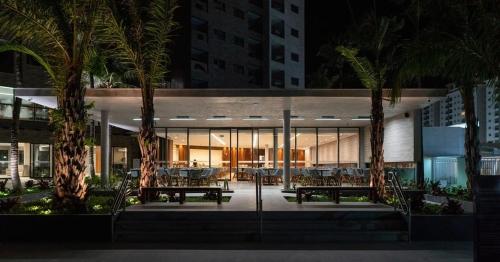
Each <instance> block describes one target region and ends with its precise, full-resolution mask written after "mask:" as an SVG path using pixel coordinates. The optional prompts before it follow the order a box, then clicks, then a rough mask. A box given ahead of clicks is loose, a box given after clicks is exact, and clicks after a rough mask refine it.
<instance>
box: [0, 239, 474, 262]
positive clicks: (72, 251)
mask: <svg viewBox="0 0 500 262" xmlns="http://www.w3.org/2000/svg"><path fill="white" fill-rule="evenodd" d="M84 246H85V245H84ZM223 247H227V249H221V248H223ZM276 247H277V248H276V249H268V248H269V247H268V248H265V247H264V248H263V247H262V246H258V245H257V246H252V245H250V246H248V247H246V248H243V247H239V248H235V246H234V245H224V246H218V248H211V247H202V248H200V249H182V248H178V249H176V248H175V247H171V248H169V249H161V248H158V247H151V248H148V249H142V248H130V247H122V248H102V247H101V248H82V245H80V247H79V248H67V247H64V245H62V247H61V246H58V247H57V248H55V247H46V246H37V247H29V248H30V249H29V250H30V252H18V251H19V250H21V248H22V247H21V246H18V247H13V248H8V247H5V246H3V247H1V248H2V251H0V261H33V260H36V261H120V262H127V261H131V262H137V261H148V262H150V261H164V262H169V261H189V262H198V261H217V262H224V261H228V262H229V261H230V262H246V261H252V262H261V261H269V262H274V261H287V262H295V261H297V262H304V261H319V262H321V261H328V262H332V261H334V262H344V261H359V262H364V261H366V262H379V261H380V262H392V261H395V262H398V261H404V262H431V261H432V262H445V261H446V262H447V261H450V262H451V261H453V262H469V261H472V245H471V243H469V242H463V243H461V242H455V243H453V242H451V243H442V242H441V243H414V244H380V245H368V246H365V245H362V244H360V245H357V246H324V245H323V246H318V247H317V248H310V246H309V249H308V246H304V245H301V246H288V248H287V247H286V246H282V247H280V246H279V245H276ZM6 248H7V249H6ZM231 248H234V249H231ZM24 250H26V247H24Z"/></svg>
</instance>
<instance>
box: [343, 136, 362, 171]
mask: <svg viewBox="0 0 500 262" xmlns="http://www.w3.org/2000/svg"><path fill="white" fill-rule="evenodd" d="M339 141H340V142H339V147H340V148H339V153H340V154H339V166H340V167H345V168H347V167H358V166H359V129H358V128H340V129H339Z"/></svg>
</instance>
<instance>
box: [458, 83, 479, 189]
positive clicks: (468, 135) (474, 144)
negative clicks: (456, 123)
mask: <svg viewBox="0 0 500 262" xmlns="http://www.w3.org/2000/svg"><path fill="white" fill-rule="evenodd" d="M461 94H462V101H464V111H465V123H466V125H467V127H466V129H465V172H466V174H467V190H468V192H469V194H471V193H472V190H473V186H472V185H473V183H474V182H475V181H474V180H475V179H476V178H477V177H478V176H479V175H480V173H481V154H480V151H479V150H480V149H479V138H478V134H477V129H478V127H477V119H476V112H475V107H474V87H473V85H469V86H464V87H463V89H462V90H461Z"/></svg>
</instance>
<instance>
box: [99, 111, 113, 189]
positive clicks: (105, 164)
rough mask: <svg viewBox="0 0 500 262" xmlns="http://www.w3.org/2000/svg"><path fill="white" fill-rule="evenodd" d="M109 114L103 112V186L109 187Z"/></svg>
mask: <svg viewBox="0 0 500 262" xmlns="http://www.w3.org/2000/svg"><path fill="white" fill-rule="evenodd" d="M109 128H110V127H109V112H108V111H101V186H102V187H104V188H107V187H109V162H110V161H109V160H110V159H109V158H110V156H111V153H110V149H111V143H110V129H109Z"/></svg>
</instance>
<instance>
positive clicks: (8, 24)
mask: <svg viewBox="0 0 500 262" xmlns="http://www.w3.org/2000/svg"><path fill="white" fill-rule="evenodd" d="M0 4H1V6H2V7H3V8H1V9H0V31H1V32H2V34H3V36H4V37H5V38H6V39H8V40H9V41H11V42H17V43H21V44H23V45H24V46H27V47H31V46H35V45H36V46H40V48H39V49H44V50H51V51H50V53H51V54H52V56H54V57H60V58H63V59H65V60H66V61H67V60H69V58H70V56H69V54H68V52H67V50H68V44H69V43H67V42H65V39H64V37H63V35H62V33H61V31H60V30H59V28H58V24H57V22H56V20H55V19H54V18H53V17H54V16H53V14H51V13H50V11H49V10H44V9H42V8H39V7H38V6H37V2H36V1H24V0H2V1H1V2H0Z"/></svg>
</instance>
